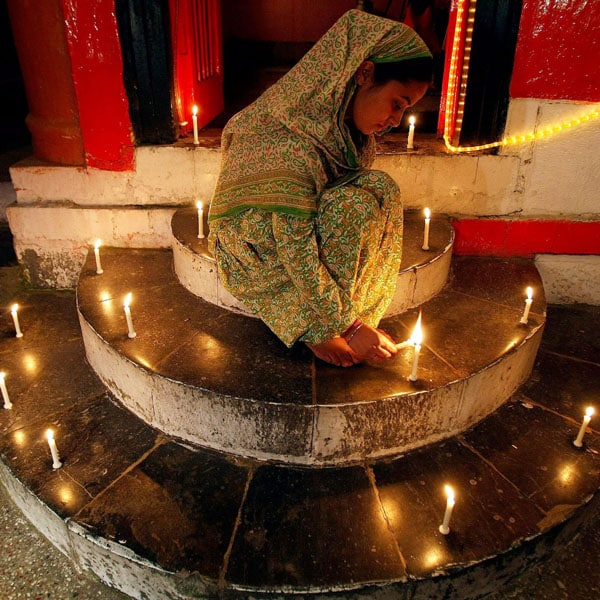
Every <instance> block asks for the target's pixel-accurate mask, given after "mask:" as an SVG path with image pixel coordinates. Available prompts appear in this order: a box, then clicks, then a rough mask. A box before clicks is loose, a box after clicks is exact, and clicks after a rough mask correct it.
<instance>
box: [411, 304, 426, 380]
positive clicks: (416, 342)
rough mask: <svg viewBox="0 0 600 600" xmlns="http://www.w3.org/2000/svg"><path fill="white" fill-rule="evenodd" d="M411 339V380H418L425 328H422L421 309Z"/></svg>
mask: <svg viewBox="0 0 600 600" xmlns="http://www.w3.org/2000/svg"><path fill="white" fill-rule="evenodd" d="M410 341H411V342H412V344H413V363H412V371H411V372H410V376H409V378H408V379H409V380H410V381H416V380H417V369H418V367H419V354H420V352H421V343H422V342H423V330H422V329H421V312H420V311H419V317H418V319H417V323H416V325H415V328H414V330H413V332H412V335H411V336H410Z"/></svg>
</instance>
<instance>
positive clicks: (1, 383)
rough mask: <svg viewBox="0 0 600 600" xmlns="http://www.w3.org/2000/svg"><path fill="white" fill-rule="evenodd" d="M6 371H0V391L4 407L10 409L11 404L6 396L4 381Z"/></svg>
mask: <svg viewBox="0 0 600 600" xmlns="http://www.w3.org/2000/svg"><path fill="white" fill-rule="evenodd" d="M5 377H6V373H0V391H2V399H3V400H4V408H6V409H8V410H10V409H11V408H12V407H13V405H12V402H11V401H10V398H9V397H8V390H7V389H6V382H5V381H4V379H5Z"/></svg>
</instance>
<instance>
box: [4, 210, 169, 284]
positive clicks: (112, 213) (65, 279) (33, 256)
mask: <svg viewBox="0 0 600 600" xmlns="http://www.w3.org/2000/svg"><path fill="white" fill-rule="evenodd" d="M174 210H175V209H174V208H169V207H144V206H119V207H115V206H102V207H101V206H97V207H93V208H85V207H81V206H75V205H72V204H65V203H62V204H48V203H46V202H44V203H41V202H40V203H32V204H26V205H20V204H13V205H11V206H9V207H8V208H7V215H8V221H9V224H10V228H11V231H12V232H13V237H14V246H15V252H16V254H17V257H18V259H19V262H21V264H22V265H23V266H24V268H25V273H26V276H27V277H28V279H29V281H30V282H31V284H32V285H34V286H36V287H51V288H73V287H75V286H76V285H77V278H78V276H79V272H80V271H81V267H82V265H83V261H84V260H85V256H86V254H87V252H88V250H89V249H90V248H91V247H92V246H93V244H94V241H95V240H96V239H101V240H102V244H103V245H104V246H119V247H124V248H166V247H169V246H170V245H171V215H172V214H173V211H174Z"/></svg>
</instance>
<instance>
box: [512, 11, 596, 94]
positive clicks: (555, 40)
mask: <svg viewBox="0 0 600 600" xmlns="http://www.w3.org/2000/svg"><path fill="white" fill-rule="evenodd" d="M599 56H600V1H599V0H555V1H552V2H550V1H548V0H543V1H542V0H524V1H523V12H522V15H521V24H520V28H519V39H518V43H517V52H516V57H515V67H514V71H513V77H512V82H511V88H510V94H511V96H512V97H513V98H545V99H550V100H558V99H564V100H580V101H590V102H598V101H600V61H599V60H598V57H599Z"/></svg>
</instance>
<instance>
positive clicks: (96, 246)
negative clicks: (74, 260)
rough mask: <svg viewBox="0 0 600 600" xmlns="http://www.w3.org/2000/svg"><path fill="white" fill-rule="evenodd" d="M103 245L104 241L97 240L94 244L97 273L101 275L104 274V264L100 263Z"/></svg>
mask: <svg viewBox="0 0 600 600" xmlns="http://www.w3.org/2000/svg"><path fill="white" fill-rule="evenodd" d="M101 244H102V240H96V243H95V244H94V256H95V257H96V273H97V274H98V275H101V274H102V273H104V271H103V270H102V263H101V262H100V246H101Z"/></svg>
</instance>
